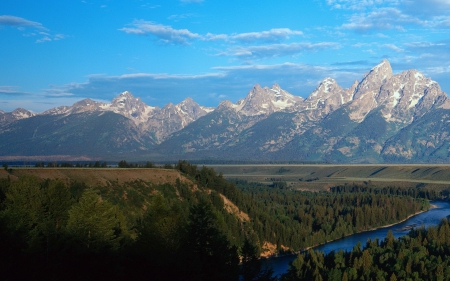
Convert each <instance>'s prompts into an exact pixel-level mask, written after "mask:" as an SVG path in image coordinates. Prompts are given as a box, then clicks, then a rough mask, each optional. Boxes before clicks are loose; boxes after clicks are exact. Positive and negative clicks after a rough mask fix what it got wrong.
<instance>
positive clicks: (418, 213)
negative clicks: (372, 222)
mask: <svg viewBox="0 0 450 281" xmlns="http://www.w3.org/2000/svg"><path fill="white" fill-rule="evenodd" d="M435 208H439V207H438V206H437V205H435V204H430V208H429V209H428V210H423V211H419V212H416V213H414V214H411V215H409V216H407V217H406V218H405V219H402V220H401V221H398V222H395V223H391V224H387V225H383V226H379V227H375V228H372V229H367V230H362V231H357V232H354V233H351V234H347V235H344V236H342V237H339V238H336V239H332V240H327V241H326V242H324V243H321V244H317V245H314V246H310V247H306V248H304V249H301V250H299V251H294V252H291V253H288V254H276V255H271V256H260V258H261V259H272V258H280V257H288V256H296V255H298V254H299V253H302V252H306V251H308V250H310V249H314V248H317V247H320V246H322V245H325V244H328V243H331V242H335V241H338V240H340V239H343V238H346V237H350V236H352V235H355V234H363V233H365V232H371V231H376V230H380V229H384V228H389V227H392V226H395V225H398V224H401V223H403V222H405V221H407V220H409V219H411V218H413V217H415V216H417V215H420V214H422V213H425V212H428V211H429V210H431V209H435Z"/></svg>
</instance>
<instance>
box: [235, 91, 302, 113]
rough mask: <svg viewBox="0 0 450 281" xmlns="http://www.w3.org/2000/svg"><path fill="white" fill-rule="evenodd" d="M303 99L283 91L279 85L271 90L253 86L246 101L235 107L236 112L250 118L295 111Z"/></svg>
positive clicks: (239, 102) (241, 101)
mask: <svg viewBox="0 0 450 281" xmlns="http://www.w3.org/2000/svg"><path fill="white" fill-rule="evenodd" d="M302 100H303V98H301V97H297V96H294V95H292V94H290V93H289V92H287V91H285V90H283V89H281V87H280V86H279V85H278V84H274V85H273V86H272V87H271V88H269V87H264V88H262V87H261V86H260V85H259V84H256V85H255V86H253V88H252V89H251V90H250V92H249V93H248V95H247V96H246V97H245V99H244V100H240V101H238V103H237V104H236V105H235V106H234V108H235V109H236V111H239V112H240V113H241V114H244V115H248V116H256V115H267V114H271V113H273V112H277V111H285V110H291V109H293V108H294V107H295V106H296V105H297V103H299V102H301V101H302Z"/></svg>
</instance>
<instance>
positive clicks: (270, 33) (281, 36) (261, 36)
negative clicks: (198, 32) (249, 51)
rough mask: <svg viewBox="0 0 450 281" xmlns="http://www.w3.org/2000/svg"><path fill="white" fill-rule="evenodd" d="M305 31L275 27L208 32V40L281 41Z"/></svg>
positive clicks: (300, 34)
mask: <svg viewBox="0 0 450 281" xmlns="http://www.w3.org/2000/svg"><path fill="white" fill-rule="evenodd" d="M302 35H303V32H302V31H299V30H291V29H289V28H273V29H270V30H267V31H260V32H247V33H239V34H232V35H227V34H212V33H208V34H206V38H207V39H208V40H225V41H228V40H236V41H239V42H242V43H253V42H257V41H262V42H280V41H281V40H286V39H289V38H290V37H291V36H302Z"/></svg>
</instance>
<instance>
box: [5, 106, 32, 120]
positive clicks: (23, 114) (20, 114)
mask: <svg viewBox="0 0 450 281" xmlns="http://www.w3.org/2000/svg"><path fill="white" fill-rule="evenodd" d="M11 115H13V116H15V117H16V118H17V119H23V118H28V117H31V116H34V115H35V114H34V113H33V112H31V111H29V110H26V109H25V108H21V107H19V108H16V109H14V110H13V111H12V112H11Z"/></svg>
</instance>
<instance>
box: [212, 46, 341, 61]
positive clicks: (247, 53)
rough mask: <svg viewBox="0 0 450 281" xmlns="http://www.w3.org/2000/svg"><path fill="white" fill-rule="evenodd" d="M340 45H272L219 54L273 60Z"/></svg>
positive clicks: (232, 50) (240, 48) (237, 48)
mask: <svg viewBox="0 0 450 281" xmlns="http://www.w3.org/2000/svg"><path fill="white" fill-rule="evenodd" d="M339 47H340V45H339V44H338V43H334V42H321V43H290V44H272V45H262V46H249V47H242V46H240V47H234V48H230V49H229V50H227V51H225V52H221V53H219V54H217V55H218V56H234V57H238V58H244V59H249V58H257V59H261V58H268V57H269V58H273V57H281V56H291V55H296V54H299V53H303V52H305V51H318V50H323V49H329V48H339Z"/></svg>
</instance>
